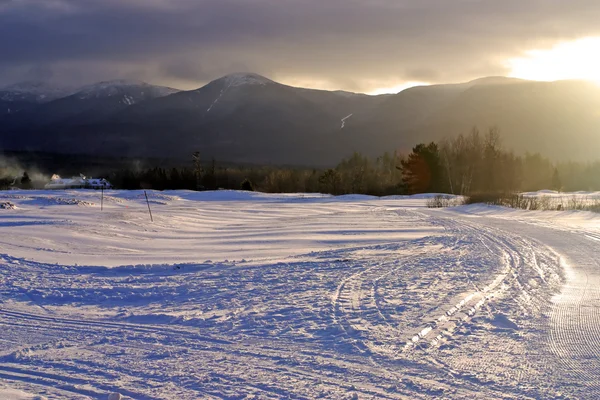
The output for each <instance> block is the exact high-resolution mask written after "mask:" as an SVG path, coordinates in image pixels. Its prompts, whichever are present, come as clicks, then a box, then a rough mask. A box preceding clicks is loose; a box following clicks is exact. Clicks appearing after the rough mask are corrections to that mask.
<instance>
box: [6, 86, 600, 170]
mask: <svg viewBox="0 0 600 400" xmlns="http://www.w3.org/2000/svg"><path fill="white" fill-rule="evenodd" d="M11 105H14V107H13V108H14V109H17V105H18V107H20V108H22V109H23V110H22V111H19V112H11V113H10V114H6V113H5V114H4V115H2V113H0V134H1V138H0V146H2V147H3V148H4V149H7V150H19V151H23V150H31V151H44V152H62V153H71V154H94V155H102V156H106V155H110V156H120V157H168V158H173V159H178V158H179V159H185V160H187V159H189V154H190V153H191V152H192V151H195V150H198V151H200V152H201V153H202V154H203V155H204V158H211V157H214V158H216V159H218V160H221V161H229V162H248V163H262V164H291V165H315V166H323V165H332V164H335V163H337V162H338V161H339V160H340V159H342V158H344V157H347V156H349V155H350V154H352V152H354V151H360V152H362V153H365V154H368V155H373V156H376V155H380V154H382V153H383V152H385V151H394V150H399V151H408V150H409V149H410V148H411V147H412V146H414V145H415V144H416V143H418V142H425V141H431V140H439V139H441V138H444V137H447V136H455V135H458V134H460V133H467V132H469V131H470V130H471V129H472V127H473V126H478V127H479V128H481V129H482V130H485V129H487V128H489V127H498V128H499V129H500V131H501V133H502V137H503V140H504V143H505V145H506V146H507V147H509V148H513V149H514V150H515V151H517V152H518V153H523V152H525V151H530V152H537V151H539V152H543V153H544V154H546V155H548V156H550V157H552V158H555V159H562V160H565V159H579V160H582V159H583V160H587V159H594V158H597V154H599V152H600V140H598V139H597V132H598V127H600V113H598V111H597V110H598V109H600V87H598V86H596V85H594V84H592V83H587V82H582V81H560V82H530V81H522V80H516V79H508V78H501V77H494V78H483V79H479V80H475V81H472V82H468V83H463V84H449V85H433V86H422V87H414V88H410V89H407V90H405V91H402V92H400V93H398V94H396V95H383V96H367V95H362V94H354V93H348V92H340V91H337V92H329V91H323V90H311V89H303V88H295V87H290V86H286V85H282V84H279V83H277V82H274V81H272V80H269V79H267V78H265V77H262V76H260V75H256V74H233V75H228V76H225V77H223V78H220V79H217V80H215V81H213V82H210V83H209V84H207V85H205V86H203V87H201V88H199V89H197V90H192V91H181V92H177V91H176V90H174V89H169V88H161V87H156V86H152V85H148V84H145V83H136V82H133V83H131V82H126V81H125V82H123V81H116V82H112V83H102V84H96V85H93V86H90V87H88V88H84V89H82V90H80V91H78V92H77V93H75V94H72V95H70V96H66V97H63V98H59V99H56V100H52V101H49V102H45V103H42V104H32V103H25V105H23V103H17V102H16V101H15V102H14V103H10V102H9V103H7V102H6V101H4V102H3V103H2V104H0V106H1V107H2V109H9V108H10V106H11Z"/></svg>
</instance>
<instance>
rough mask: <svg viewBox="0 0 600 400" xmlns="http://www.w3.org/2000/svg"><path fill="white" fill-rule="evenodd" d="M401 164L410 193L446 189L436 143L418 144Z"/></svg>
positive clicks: (433, 191)
mask: <svg viewBox="0 0 600 400" xmlns="http://www.w3.org/2000/svg"><path fill="white" fill-rule="evenodd" d="M401 164H402V176H403V179H404V182H405V184H406V186H407V188H408V191H409V193H411V194H414V193H435V192H443V191H445V187H444V186H445V185H444V184H443V179H444V172H443V168H442V163H441V159H440V152H439V149H438V145H437V144H436V143H434V142H431V143H429V144H428V145H425V144H423V143H421V144H418V145H417V146H415V147H414V148H413V150H412V153H410V154H409V155H408V159H406V160H402V161H401Z"/></svg>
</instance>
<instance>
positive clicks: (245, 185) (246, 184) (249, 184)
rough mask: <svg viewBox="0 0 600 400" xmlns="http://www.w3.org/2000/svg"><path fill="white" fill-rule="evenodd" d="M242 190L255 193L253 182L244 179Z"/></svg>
mask: <svg viewBox="0 0 600 400" xmlns="http://www.w3.org/2000/svg"><path fill="white" fill-rule="evenodd" d="M242 190H245V191H247V192H253V191H254V185H252V182H250V180H249V179H247V178H246V179H244V182H242Z"/></svg>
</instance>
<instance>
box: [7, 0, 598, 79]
mask: <svg viewBox="0 0 600 400" xmlns="http://www.w3.org/2000/svg"><path fill="white" fill-rule="evenodd" d="M598 20H600V4H599V3H598V2H597V0H593V1H592V0H574V1H570V2H565V1H557V0H530V1H522V0H520V1H515V0H508V1H496V0H491V1H484V0H454V1H453V0H412V1H408V0H362V1H358V0H215V1H203V0H12V1H11V0H9V1H7V0H0V54H1V55H2V57H0V83H2V82H3V81H7V80H9V79H15V78H17V77H21V76H23V77H25V75H26V73H27V71H31V70H35V69H38V70H39V71H53V76H55V77H58V78H60V79H68V78H69V77H73V76H79V79H82V80H83V79H106V78H110V77H122V76H131V75H137V76H140V77H141V78H143V79H147V80H150V81H153V82H161V83H167V84H169V83H172V84H177V83H178V84H180V85H188V86H194V85H196V86H197V85H199V84H201V83H203V82H205V81H207V80H210V79H212V78H216V77H218V76H220V75H222V74H225V73H228V72H234V71H240V70H252V71H254V72H258V73H263V74H266V75H269V76H270V77H272V78H275V79H279V80H284V81H285V80H288V81H296V82H300V81H305V82H307V84H310V82H314V83H315V84H319V83H321V84H322V83H324V82H327V83H328V85H330V86H331V87H335V86H339V87H343V88H345V89H350V90H370V89H373V86H377V85H380V86H385V85H386V84H389V83H393V82H396V83H400V82H401V81H403V80H421V81H433V82H435V81H458V80H465V79H471V78H475V77H479V76H485V75H497V74H503V73H506V70H505V68H504V65H503V62H504V60H506V58H508V57H514V56H518V55H519V53H520V52H521V51H524V50H528V49H531V48H535V47H540V46H547V45H551V44H552V43H554V42H555V41H557V40H568V39H574V38H577V37H581V36H586V35H598V34H600V27H599V26H598V24H597V21H598ZM74 71H78V72H77V73H74ZM45 73H46V74H47V73H48V72H45ZM110 74H112V75H115V74H116V75H119V76H110ZM378 82H379V83H378Z"/></svg>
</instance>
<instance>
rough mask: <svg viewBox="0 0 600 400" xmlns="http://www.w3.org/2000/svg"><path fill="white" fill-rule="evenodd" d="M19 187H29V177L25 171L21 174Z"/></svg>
mask: <svg viewBox="0 0 600 400" xmlns="http://www.w3.org/2000/svg"><path fill="white" fill-rule="evenodd" d="M21 188H22V189H31V178H30V177H29V174H28V173H27V171H25V172H23V176H22V177H21Z"/></svg>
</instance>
